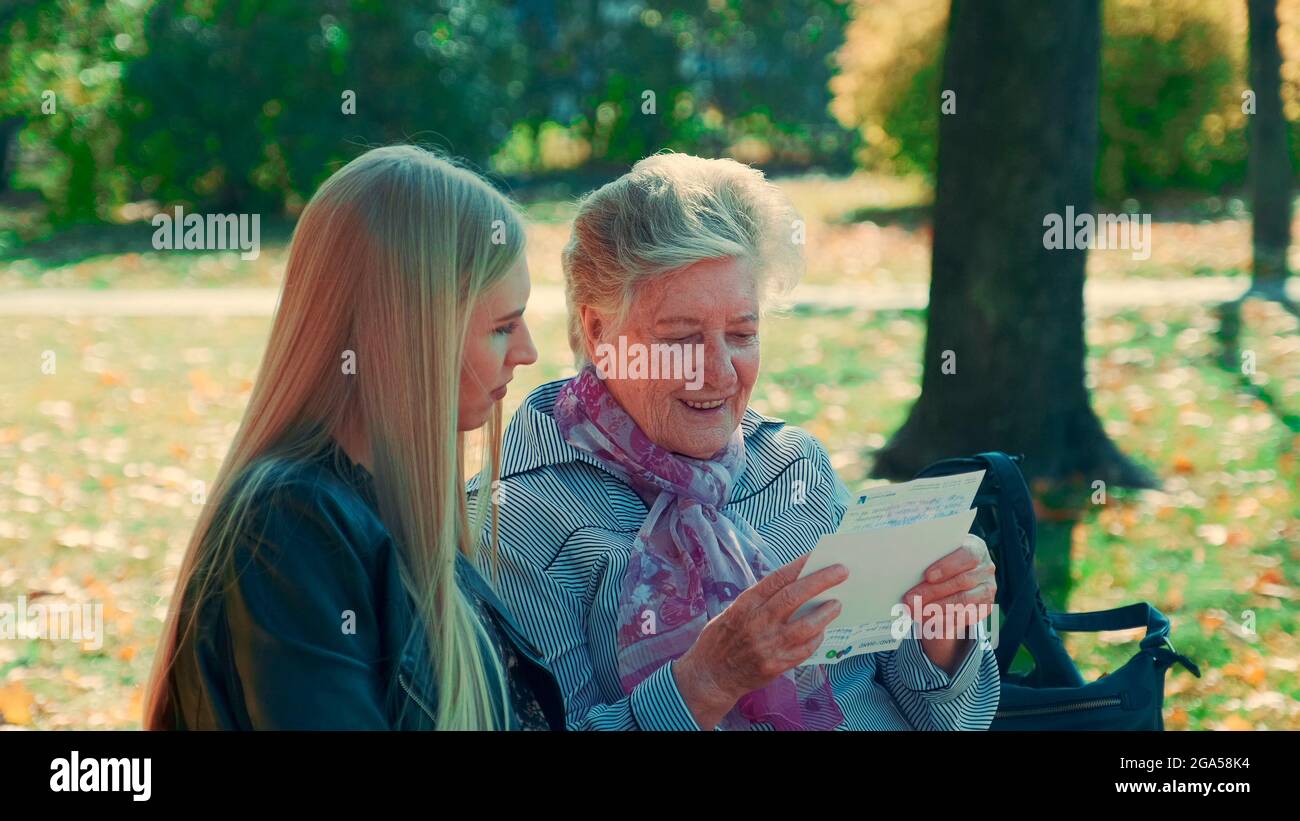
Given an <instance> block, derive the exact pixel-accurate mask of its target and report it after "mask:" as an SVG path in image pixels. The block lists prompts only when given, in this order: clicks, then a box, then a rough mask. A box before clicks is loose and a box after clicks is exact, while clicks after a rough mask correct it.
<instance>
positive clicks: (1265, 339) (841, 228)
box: [0, 177, 1300, 729]
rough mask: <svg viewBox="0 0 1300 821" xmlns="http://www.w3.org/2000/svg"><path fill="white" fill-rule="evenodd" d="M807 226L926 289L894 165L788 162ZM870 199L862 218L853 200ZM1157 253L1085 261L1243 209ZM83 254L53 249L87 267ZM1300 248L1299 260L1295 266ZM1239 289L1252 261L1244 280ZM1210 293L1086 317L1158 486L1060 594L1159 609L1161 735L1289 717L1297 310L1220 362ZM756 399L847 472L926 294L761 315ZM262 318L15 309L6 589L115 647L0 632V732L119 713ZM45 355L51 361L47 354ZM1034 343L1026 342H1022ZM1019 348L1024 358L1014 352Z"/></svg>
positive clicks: (910, 359)
mask: <svg viewBox="0 0 1300 821" xmlns="http://www.w3.org/2000/svg"><path fill="white" fill-rule="evenodd" d="M783 186H784V187H785V188H786V189H787V191H788V192H789V193H790V195H791V196H792V198H793V199H794V200H795V201H796V205H797V206H798V207H800V209H801V210H802V212H803V213H804V216H805V217H806V218H807V219H808V221H809V226H808V257H809V271H808V275H807V280H808V281H809V282H813V283H818V284H837V285H843V286H844V287H846V288H859V289H865V288H871V287H873V286H885V285H895V284H915V283H924V282H925V279H926V276H927V271H928V262H927V261H928V253H929V236H928V229H927V228H926V226H925V222H924V218H923V216H922V217H921V218H918V219H916V220H901V221H900V220H892V221H891V220H887V219H881V218H879V217H876V221H866V220H864V219H863V215H864V214H869V213H870V209H883V210H884V211H889V210H891V209H898V208H905V207H906V206H908V205H909V204H910V203H911V201H912V199H914V198H915V196H916V192H915V191H913V190H910V189H907V188H906V186H900V184H897V183H894V182H890V183H888V184H885V183H880V184H875V183H872V182H871V181H870V180H855V181H852V182H849V181H834V180H825V179H821V178H813V177H808V178H801V179H795V180H787V181H785V182H783ZM550 206H552V207H547V208H543V207H542V206H541V205H534V206H533V211H534V214H535V216H536V215H538V214H544V216H540V217H538V218H537V221H536V222H535V224H534V226H533V228H532V235H531V238H530V252H529V253H530V261H531V267H532V270H533V271H534V276H535V278H536V279H537V280H538V281H539V282H551V283H554V282H557V281H558V279H559V268H558V265H559V262H558V260H559V248H560V246H561V245H562V243H563V241H564V239H565V237H566V236H567V231H568V226H567V222H566V217H567V211H566V205H565V204H563V203H560V204H550ZM864 209H865V210H864ZM1153 249H1154V252H1153V254H1152V256H1151V258H1150V259H1149V260H1145V261H1138V260H1132V259H1131V258H1130V257H1129V255H1128V254H1126V253H1125V252H1094V253H1093V254H1092V255H1091V258H1090V262H1089V275H1090V276H1092V277H1094V278H1107V279H1125V278H1134V277H1142V278H1159V279H1165V280H1170V281H1171V282H1170V287H1177V285H1176V281H1177V280H1180V279H1183V278H1187V277H1192V276H1196V275H1202V274H1213V275H1218V276H1223V275H1234V274H1239V273H1240V272H1241V270H1242V269H1243V268H1244V267H1245V266H1246V264H1247V263H1248V260H1249V223H1248V222H1247V221H1246V220H1245V218H1243V217H1239V216H1234V215H1232V214H1230V213H1225V214H1224V215H1222V218H1220V219H1215V220H1213V221H1205V222H1195V221H1191V220H1181V221H1179V220H1173V221H1168V222H1161V223H1157V224H1156V225H1155V227H1154V236H1153ZM88 254H89V255H88V256H86V257H85V258H84V259H80V260H78V261H76V262H72V263H62V262H51V261H49V260H45V261H42V260H41V259H40V258H33V259H13V260H8V261H6V262H5V263H4V264H3V267H2V268H0V286H3V287H5V288H14V287H113V288H133V287H169V286H173V287H182V286H183V287H222V286H223V285H239V286H243V287H248V286H257V285H261V286H272V285H275V284H276V283H277V282H278V277H279V276H280V274H281V272H282V270H283V262H284V248H283V247H282V246H279V245H276V246H267V247H265V248H264V249H263V253H262V256H261V257H260V258H259V260H257V261H255V262H241V261H239V260H238V257H237V255H235V254H220V253H214V254H175V255H172V254H167V253H160V252H152V251H149V250H148V249H147V247H145V248H141V249H127V250H122V249H116V250H114V251H112V252H110V253H90V252H89V251H88ZM76 257H77V255H76V254H71V255H68V256H65V257H64V258H65V259H66V258H76ZM1293 267H1296V266H1295V263H1294V262H1293ZM1243 284H1244V280H1243ZM1214 307H1215V306H1213V305H1205V306H1196V307H1178V308H1156V307H1143V308H1134V309H1132V310H1129V311H1124V312H1120V313H1112V314H1107V315H1098V316H1093V317H1091V318H1090V319H1089V322H1088V326H1087V336H1088V342H1089V346H1090V358H1089V384H1090V387H1091V388H1092V390H1093V403H1094V406H1095V408H1096V409H1097V412H1098V414H1099V415H1100V416H1101V417H1102V419H1103V420H1104V422H1105V424H1106V428H1107V430H1108V432H1109V433H1110V435H1111V436H1112V437H1113V438H1114V439H1115V440H1116V441H1117V442H1118V443H1119V444H1120V446H1121V447H1122V448H1123V449H1124V450H1125V451H1126V452H1127V453H1129V454H1132V455H1133V456H1134V457H1135V458H1137V459H1138V460H1139V461H1141V462H1142V463H1143V464H1145V465H1147V466H1148V467H1150V468H1151V469H1152V470H1153V471H1154V472H1155V473H1157V474H1158V475H1159V476H1160V477H1161V478H1162V480H1163V482H1164V486H1163V488H1162V489H1161V490H1160V491H1148V492H1142V493H1137V492H1131V491H1130V492H1126V491H1123V490H1121V489H1113V488H1112V489H1108V492H1107V496H1106V499H1105V502H1104V504H1094V505H1090V506H1089V508H1088V509H1087V510H1085V512H1084V517H1083V519H1082V521H1081V522H1080V523H1079V524H1078V525H1077V527H1076V528H1075V530H1074V532H1073V546H1072V554H1071V573H1072V578H1073V589H1072V592H1071V597H1070V601H1069V609H1071V610H1095V609H1101V608H1106V607H1113V606H1118V605H1122V604H1127V603H1130V602H1134V601H1140V600H1146V601H1150V602H1151V603H1153V604H1155V605H1156V606H1157V607H1159V608H1160V609H1161V610H1162V611H1164V612H1165V613H1166V614H1167V615H1168V616H1169V617H1170V619H1171V621H1172V622H1173V636H1174V641H1175V643H1176V646H1177V649H1178V651H1179V652H1181V653H1184V654H1186V655H1188V656H1190V657H1191V658H1192V659H1193V660H1195V661H1196V662H1197V663H1198V664H1199V665H1200V666H1201V669H1202V672H1203V674H1204V675H1203V677H1202V678H1200V679H1197V678H1194V677H1193V676H1192V675H1191V674H1190V673H1188V672H1186V671H1185V670H1182V669H1181V668H1178V667H1176V668H1174V669H1173V670H1172V671H1171V672H1170V673H1169V675H1168V677H1167V680H1166V693H1167V698H1166V705H1165V717H1166V723H1167V726H1168V727H1170V728H1171V729H1183V728H1186V729H1218V728H1233V729H1235V728H1291V729H1300V708H1298V707H1297V704H1300V684H1298V683H1297V682H1298V681H1300V675H1297V673H1298V672H1300V637H1298V636H1297V627H1298V626H1300V624H1298V622H1300V618H1298V617H1297V607H1296V604H1297V599H1298V598H1300V573H1298V572H1297V569H1296V568H1297V567H1300V563H1298V562H1297V560H1300V524H1298V523H1297V522H1298V520H1300V498H1298V494H1297V490H1296V488H1297V485H1300V464H1297V458H1296V456H1297V453H1296V450H1297V445H1298V444H1300V436H1298V435H1297V422H1296V420H1297V415H1300V329H1298V328H1297V323H1296V320H1295V319H1294V318H1293V317H1291V316H1290V315H1288V314H1286V313H1285V312H1284V311H1282V310H1281V309H1279V308H1277V307H1276V306H1275V305H1272V304H1268V303H1259V302H1254V301H1251V302H1248V303H1246V306H1245V310H1244V311H1243V314H1242V320H1243V321H1242V336H1241V338H1240V339H1239V340H1237V346H1238V348H1239V349H1240V350H1241V351H1249V352H1251V353H1253V355H1254V366H1255V367H1254V373H1253V374H1247V373H1243V372H1242V369H1241V368H1240V367H1225V366H1224V364H1223V362H1222V361H1221V360H1222V349H1223V348H1222V343H1221V340H1220V339H1219V338H1218V336H1217V335H1216V333H1217V331H1218V320H1217V317H1216V314H1215V311H1214ZM530 321H531V323H532V327H533V331H534V335H535V337H536V340H537V344H538V348H539V350H540V352H541V357H542V358H541V361H540V362H539V364H538V365H537V366H535V367H533V368H529V369H526V370H525V371H522V372H521V373H520V374H519V377H518V378H517V379H516V380H515V383H514V385H513V386H512V394H511V396H510V397H509V399H508V400H507V402H508V409H513V407H514V406H515V405H516V404H517V403H518V401H519V399H520V398H521V397H522V396H523V395H524V394H525V393H526V392H527V390H529V389H530V388H531V387H533V386H534V385H536V384H538V383H540V382H543V381H545V380H548V379H552V378H555V377H557V376H560V375H562V374H565V373H568V372H569V371H568V370H567V369H568V366H569V362H570V361H569V357H568V355H567V349H566V346H565V342H564V330H563V318H562V317H561V316H560V315H558V314H555V313H551V314H545V315H541V316H536V317H533V318H531V320H530ZM765 322H766V324H765V327H764V329H763V337H764V339H763V344H764V373H763V376H762V377H761V379H760V381H759V384H758V387H757V389H756V391H755V394H754V400H753V401H754V404H755V405H756V407H758V409H760V410H761V411H763V412H765V413H768V414H771V415H775V416H780V417H783V418H785V419H787V420H789V421H790V422H792V423H796V424H800V425H803V426H805V427H807V428H808V429H809V430H810V431H811V432H812V433H813V434H815V435H816V436H818V437H819V438H820V439H821V440H822V441H823V442H824V443H826V445H827V447H828V448H829V449H830V451H831V454H832V459H833V462H834V466H835V468H836V469H837V470H838V471H839V472H840V475H841V476H843V477H844V479H845V481H847V482H848V483H849V484H850V485H851V486H860V485H863V484H865V483H867V482H868V481H869V480H868V479H867V474H868V472H869V470H870V467H871V453H872V450H873V449H874V448H877V447H879V446H881V445H882V444H884V442H885V440H886V438H887V437H888V436H889V435H890V433H891V432H892V431H893V430H895V429H896V428H897V427H898V425H899V424H900V423H901V422H902V420H903V419H904V417H905V414H906V411H907V408H908V406H909V404H910V403H911V401H912V400H913V399H915V397H916V395H917V393H918V392H919V384H920V375H921V363H920V356H921V350H922V344H923V341H924V333H925V327H924V315H923V314H922V313H921V312H914V311H902V312H882V313H872V314H868V313H861V312H849V311H838V312H835V311H826V312H818V311H812V310H807V311H803V312H796V313H793V314H789V315H784V316H774V317H772V318H770V319H769V320H766V321H765ZM268 327H269V321H268V319H267V318H265V317H234V318H213V319H200V318H193V317H174V318H168V317H148V318H134V317H98V318H97V317H85V318H63V317H54V316H21V317H5V320H4V322H3V328H0V361H3V362H4V363H5V365H6V376H5V390H4V391H3V392H0V603H8V604H10V605H16V603H17V600H18V598H19V596H25V597H26V599H27V600H29V601H34V602H40V601H45V602H63V603H69V604H80V603H99V604H102V605H103V613H104V628H105V635H104V637H103V644H102V647H98V648H94V647H92V646H91V645H90V644H89V643H84V644H82V645H78V644H76V643H74V642H68V641H54V642H52V641H40V640H0V726H4V727H6V728H14V727H31V728H68V727H74V728H83V727H84V728H131V727H138V726H139V724H140V712H141V702H142V686H143V682H144V680H145V678H146V676H147V673H148V669H149V664H150V661H151V659H152V655H153V652H154V647H155V643H156V640H157V635H158V632H159V630H160V627H161V620H162V618H163V616H164V614H165V612H166V607H167V604H168V600H169V597H170V594H171V590H172V585H173V583H174V580H175V574H176V571H177V567H178V565H179V561H180V557H181V553H182V551H183V549H184V547H185V542H186V539H187V538H188V536H189V533H190V529H191V528H192V526H193V523H194V520H195V517H196V515H197V512H198V507H199V502H198V501H197V500H198V499H201V496H198V495H196V493H195V491H196V488H197V487H198V485H196V483H197V482H210V481H211V480H212V478H213V476H214V475H215V473H216V470H217V467H218V465H219V463H220V459H221V456H222V454H223V452H224V448H225V447H226V445H227V443H228V442H229V440H230V438H231V436H232V434H233V432H234V429H235V425H236V424H237V422H238V420H239V418H240V414H241V412H242V409H243V406H244V403H245V402H246V400H247V398H248V393H249V390H250V388H251V385H252V380H253V378H254V376H255V372H256V368H257V364H258V359H259V356H260V354H261V351H262V346H263V345H264V343H265V338H266V333H267V330H268ZM47 351H53V352H54V362H55V363H56V367H55V369H54V373H50V374H47V373H44V372H43V371H42V367H41V365H42V362H43V361H44V359H43V358H48V356H47V354H46V352H47ZM1029 355H1032V352H1028V351H1027V352H1026V356H1029ZM1008 367H1015V363H1008ZM1138 636H1139V632H1135V631H1126V632H1122V633H1106V634H1099V635H1098V634H1091V635H1083V636H1075V635H1071V636H1069V637H1068V638H1067V644H1068V646H1069V647H1070V649H1071V651H1072V653H1073V654H1074V655H1075V657H1076V659H1078V660H1079V662H1080V665H1081V667H1082V669H1083V670H1084V673H1085V675H1087V676H1088V677H1089V678H1095V677H1097V676H1100V675H1102V674H1104V673H1106V672H1107V671H1111V670H1114V669H1116V668H1117V667H1118V666H1120V665H1122V664H1123V663H1124V662H1125V661H1126V660H1127V659H1128V658H1129V657H1130V656H1131V655H1132V654H1133V653H1134V652H1136V641H1137V638H1138Z"/></svg>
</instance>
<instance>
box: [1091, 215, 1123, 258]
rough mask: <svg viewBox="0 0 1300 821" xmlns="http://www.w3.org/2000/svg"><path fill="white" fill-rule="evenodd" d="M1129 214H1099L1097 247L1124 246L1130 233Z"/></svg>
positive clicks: (1100, 248)
mask: <svg viewBox="0 0 1300 821" xmlns="http://www.w3.org/2000/svg"><path fill="white" fill-rule="evenodd" d="M1128 228H1129V224H1128V214H1099V215H1098V216H1097V248H1098V249H1099V250H1102V249H1106V248H1122V247H1124V243H1125V242H1126V241H1127V238H1126V237H1125V236H1124V234H1125V233H1128Z"/></svg>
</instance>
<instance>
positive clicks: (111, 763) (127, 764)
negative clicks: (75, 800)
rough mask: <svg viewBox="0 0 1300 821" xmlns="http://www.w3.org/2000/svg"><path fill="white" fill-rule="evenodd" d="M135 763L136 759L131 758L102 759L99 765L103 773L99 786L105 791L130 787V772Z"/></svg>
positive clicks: (117, 790) (120, 790)
mask: <svg viewBox="0 0 1300 821" xmlns="http://www.w3.org/2000/svg"><path fill="white" fill-rule="evenodd" d="M134 764H135V761H134V759H130V758H103V759H100V761H99V766H100V768H101V769H102V770H103V773H102V774H101V776H100V779H99V788H100V789H101V790H104V791H105V792H122V791H123V790H128V789H130V788H131V778H130V772H131V770H132V769H134ZM110 776H111V778H110Z"/></svg>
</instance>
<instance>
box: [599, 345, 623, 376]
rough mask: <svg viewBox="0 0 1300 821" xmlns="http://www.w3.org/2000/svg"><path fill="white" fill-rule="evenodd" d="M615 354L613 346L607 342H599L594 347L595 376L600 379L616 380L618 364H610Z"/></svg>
mask: <svg viewBox="0 0 1300 821" xmlns="http://www.w3.org/2000/svg"><path fill="white" fill-rule="evenodd" d="M615 356H616V354H615V353H614V346H613V345H611V344H609V343H608V342H601V343H600V344H599V345H597V346H596V362H595V363H594V364H595V365H596V375H597V376H599V377H600V378H601V379H617V378H618V363H617V362H611V361H610V360H612V359H613V358H614V357H615Z"/></svg>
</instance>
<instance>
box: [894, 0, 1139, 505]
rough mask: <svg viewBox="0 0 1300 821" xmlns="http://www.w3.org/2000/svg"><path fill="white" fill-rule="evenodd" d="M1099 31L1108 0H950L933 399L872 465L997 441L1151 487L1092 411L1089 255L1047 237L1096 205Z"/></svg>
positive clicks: (928, 372)
mask: <svg viewBox="0 0 1300 821" xmlns="http://www.w3.org/2000/svg"><path fill="white" fill-rule="evenodd" d="M1100 39H1101V38H1100V9H1099V0H1062V2H1058V3H1052V4H1050V5H1049V4H1043V3H1040V2H1038V0H954V2H953V9H952V15H951V22H950V26H949V31H948V44H947V50H946V52H945V55H944V61H943V88H944V89H945V90H952V91H953V92H955V95H956V96H955V105H956V110H955V113H950V114H944V115H942V116H940V118H939V152H938V174H937V183H936V189H935V206H934V251H933V262H932V271H931V280H930V302H929V316H928V322H927V333H926V342H925V360H924V375H923V378H922V385H921V396H920V397H919V399H918V400H917V401H916V403H915V404H914V405H913V406H912V409H911V412H910V415H909V416H908V418H907V420H906V422H905V423H904V424H903V426H902V427H901V428H900V429H899V430H898V431H897V432H896V433H895V434H894V436H893V438H892V439H891V440H890V441H889V442H888V443H887V444H886V445H885V447H884V448H882V449H881V450H880V451H879V452H878V453H877V454H876V464H875V468H874V473H875V475H877V476H882V477H888V478H902V477H909V476H911V475H912V474H913V473H915V472H916V471H917V470H918V469H920V468H921V467H923V466H925V465H926V464H928V463H929V462H931V461H934V460H936V459H939V458H943V457H946V456H953V455H960V454H966V453H973V452H976V451H980V450H988V449H998V450H1005V451H1009V452H1019V453H1024V454H1025V455H1026V457H1027V462H1026V465H1025V469H1026V473H1027V474H1028V475H1029V476H1030V477H1031V478H1032V477H1036V478H1044V479H1049V480H1078V479H1085V478H1086V479H1088V480H1090V481H1091V480H1097V479H1100V480H1103V481H1105V482H1107V483H1108V484H1114V485H1128V486H1150V485H1151V483H1152V479H1151V477H1150V476H1149V475H1147V473H1146V472H1145V471H1144V470H1142V469H1141V468H1139V467H1138V466H1136V465H1135V464H1133V463H1132V462H1131V461H1130V460H1129V459H1128V458H1126V457H1125V456H1124V455H1123V454H1121V453H1120V452H1119V450H1118V449H1117V448H1116V447H1115V446H1114V444H1113V443H1112V442H1111V441H1110V439H1109V438H1108V437H1107V436H1106V433H1105V431H1104V430H1103V429H1102V426H1101V423H1100V422H1099V420H1098V419H1097V417H1096V415H1095V414H1094V413H1093V411H1092V409H1091V407H1090V405H1089V398H1088V391H1087V388H1086V387H1085V385H1084V356H1085V346H1084V335H1083V281H1084V263H1085V259H1086V252H1085V251H1083V250H1049V249H1048V248H1046V247H1044V246H1045V244H1046V243H1045V240H1044V225H1045V216H1046V215H1049V214H1056V215H1060V216H1062V218H1064V215H1065V214H1066V208H1067V206H1072V207H1073V209H1074V212H1075V213H1079V214H1083V213H1088V212H1089V211H1090V210H1091V208H1092V193H1093V187H1092V170H1093V168H1094V166H1095V163H1096V157H1097V106H1098V100H1097V96H1098V84H1099V63H1098V58H1099V47H1100ZM1065 230H1066V231H1070V232H1073V231H1074V226H1073V225H1070V224H1068V223H1067V225H1066V228H1065Z"/></svg>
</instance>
